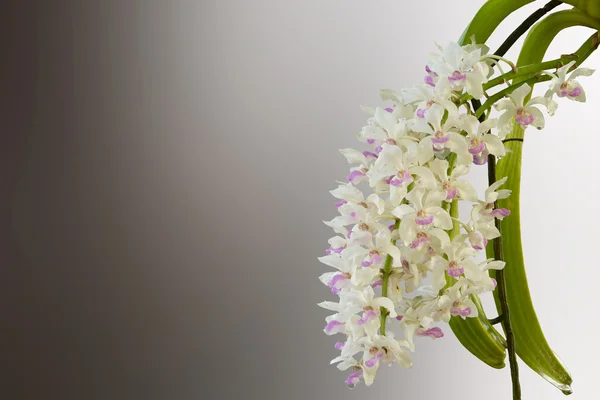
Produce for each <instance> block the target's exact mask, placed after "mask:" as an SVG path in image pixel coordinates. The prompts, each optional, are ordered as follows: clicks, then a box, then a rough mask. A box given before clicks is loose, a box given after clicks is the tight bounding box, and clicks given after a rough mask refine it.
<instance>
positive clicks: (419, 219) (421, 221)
mask: <svg viewBox="0 0 600 400" xmlns="http://www.w3.org/2000/svg"><path fill="white" fill-rule="evenodd" d="M432 222H433V215H430V216H428V217H417V218H415V223H416V224H417V225H429V224H431V223H432Z"/></svg>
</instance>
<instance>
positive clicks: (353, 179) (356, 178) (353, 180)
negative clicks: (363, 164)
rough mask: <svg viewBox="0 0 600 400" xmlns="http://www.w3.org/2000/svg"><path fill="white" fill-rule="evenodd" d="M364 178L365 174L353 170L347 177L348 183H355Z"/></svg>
mask: <svg viewBox="0 0 600 400" xmlns="http://www.w3.org/2000/svg"><path fill="white" fill-rule="evenodd" d="M364 176H365V174H363V173H362V172H361V171H358V170H354V171H352V172H351V173H350V175H348V182H351V183H356V182H358V181H359V180H360V179H361V178H363V177H364Z"/></svg>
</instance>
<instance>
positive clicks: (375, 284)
mask: <svg viewBox="0 0 600 400" xmlns="http://www.w3.org/2000/svg"><path fill="white" fill-rule="evenodd" d="M377 286H383V281H382V280H381V279H380V280H378V281H377V282H374V283H372V284H371V287H372V288H373V289H375V288H376V287H377Z"/></svg>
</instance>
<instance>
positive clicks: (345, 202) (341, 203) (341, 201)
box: [335, 200, 348, 208]
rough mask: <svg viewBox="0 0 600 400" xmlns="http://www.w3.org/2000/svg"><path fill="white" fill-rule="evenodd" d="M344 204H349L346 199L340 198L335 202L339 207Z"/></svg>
mask: <svg viewBox="0 0 600 400" xmlns="http://www.w3.org/2000/svg"><path fill="white" fill-rule="evenodd" d="M344 204H348V202H347V201H346V200H340V201H338V202H337V203H335V206H336V207H337V208H340V207H341V206H343V205H344Z"/></svg>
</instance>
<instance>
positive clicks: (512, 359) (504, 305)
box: [471, 100, 521, 400]
mask: <svg viewBox="0 0 600 400" xmlns="http://www.w3.org/2000/svg"><path fill="white" fill-rule="evenodd" d="M471 103H472V104H473V109H475V110H476V111H475V112H478V111H479V109H481V103H480V102H479V100H473V101H472V102H471ZM484 120H485V117H484V116H483V115H480V116H479V122H483V121H484ZM495 182H496V157H495V156H494V155H492V154H490V155H489V156H488V184H489V185H490V186H491V185H493V184H494V183H495ZM497 207H498V203H497V202H495V203H494V208H497ZM495 225H496V228H497V229H498V231H499V232H500V235H499V236H498V237H497V238H495V239H492V243H493V249H494V258H495V259H496V260H498V261H504V252H503V249H502V228H501V226H500V220H498V219H496V220H495ZM496 282H497V283H498V286H497V290H498V294H499V297H500V304H501V314H500V315H499V316H498V317H497V318H494V319H493V320H492V321H490V323H492V325H493V324H495V323H498V322H502V326H503V327H504V333H505V334H506V351H507V352H508V363H509V365H510V379H511V382H512V392H513V400H521V382H520V381H519V364H518V363H517V353H516V349H515V336H514V334H513V331H512V325H511V321H510V310H509V307H508V302H507V301H506V279H505V278H504V271H503V270H499V271H497V273H496Z"/></svg>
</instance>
